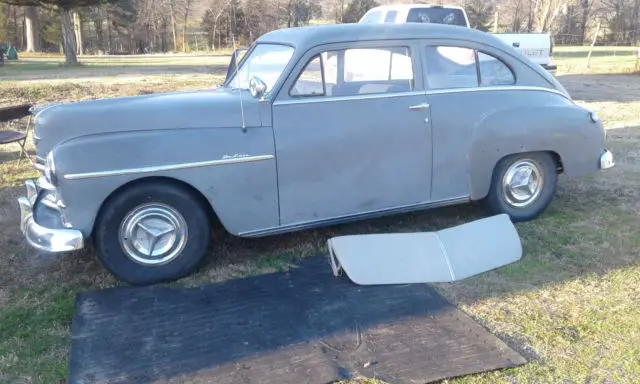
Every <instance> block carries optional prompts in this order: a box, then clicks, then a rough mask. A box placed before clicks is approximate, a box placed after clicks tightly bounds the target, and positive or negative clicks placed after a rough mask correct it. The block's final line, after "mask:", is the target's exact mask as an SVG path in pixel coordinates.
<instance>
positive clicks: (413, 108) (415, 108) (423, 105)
mask: <svg viewBox="0 0 640 384" xmlns="http://www.w3.org/2000/svg"><path fill="white" fill-rule="evenodd" d="M427 108H429V104H427V103H422V104H418V105H412V106H410V107H409V109H410V110H412V111H416V110H419V109H427Z"/></svg>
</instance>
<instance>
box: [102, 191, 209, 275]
mask: <svg viewBox="0 0 640 384" xmlns="http://www.w3.org/2000/svg"><path fill="white" fill-rule="evenodd" d="M210 229H211V226H210V222H209V219H208V216H207V213H206V211H205V209H204V207H203V206H202V204H201V203H200V200H199V199H196V198H194V196H193V194H192V193H190V192H189V191H188V190H186V189H185V188H181V187H179V186H176V185H173V184H170V183H157V182H154V183H143V184H138V185H135V186H132V187H130V188H127V189H125V190H123V191H122V192H120V193H118V194H117V195H115V196H113V197H110V198H109V199H108V201H107V202H106V203H105V206H104V207H103V209H102V210H101V212H100V215H99V216H98V219H97V220H96V227H95V230H94V233H95V244H96V247H97V248H98V251H99V258H100V260H101V261H102V263H103V265H104V266H105V268H107V270H109V271H110V272H111V273H112V274H113V275H114V276H115V277H117V278H118V279H120V280H122V281H125V282H127V283H129V284H132V285H148V284H155V283H160V282H168V281H173V280H177V279H179V278H181V277H184V276H186V275H188V274H189V273H191V272H193V271H194V270H195V269H196V268H197V266H198V264H199V263H200V262H201V261H202V260H203V259H204V257H205V256H206V254H207V247H208V245H209V241H210V238H211V231H210Z"/></svg>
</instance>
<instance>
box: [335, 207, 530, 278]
mask: <svg viewBox="0 0 640 384" xmlns="http://www.w3.org/2000/svg"><path fill="white" fill-rule="evenodd" d="M328 247H329V258H330V263H331V267H332V269H333V272H334V275H336V276H337V275H339V274H340V273H341V272H342V271H344V272H345V273H346V274H347V276H348V277H349V278H350V279H351V280H353V282H354V283H356V284H360V285H377V284H410V283H442V282H451V281H457V280H462V279H465V278H468V277H471V276H474V275H477V274H480V273H483V272H486V271H489V270H492V269H495V268H499V267H502V266H504V265H507V264H510V263H513V262H515V261H517V260H519V259H520V258H521V257H522V244H521V242H520V238H519V236H518V232H517V230H516V228H515V227H514V225H513V223H512V222H511V220H510V219H509V216H507V215H504V214H502V215H496V216H492V217H488V218H484V219H480V220H476V221H473V222H470V223H467V224H462V225H459V226H456V227H452V228H447V229H444V230H441V231H437V232H418V233H392V234H371V235H350V236H338V237H333V238H331V239H329V241H328Z"/></svg>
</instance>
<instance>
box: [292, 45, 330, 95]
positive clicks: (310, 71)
mask: <svg viewBox="0 0 640 384" xmlns="http://www.w3.org/2000/svg"><path fill="white" fill-rule="evenodd" d="M322 70H323V68H322V58H321V55H318V56H316V57H314V58H313V59H311V60H310V61H309V62H308V63H307V66H306V67H305V68H304V70H303V71H302V73H300V77H298V80H296V83H295V84H294V85H293V88H291V92H290V94H291V96H323V95H324V94H325V91H324V79H323V73H322Z"/></svg>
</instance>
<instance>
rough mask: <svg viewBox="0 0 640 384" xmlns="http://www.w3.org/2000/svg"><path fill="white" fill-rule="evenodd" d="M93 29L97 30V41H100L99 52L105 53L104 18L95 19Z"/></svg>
mask: <svg viewBox="0 0 640 384" xmlns="http://www.w3.org/2000/svg"><path fill="white" fill-rule="evenodd" d="M93 27H94V28H95V30H96V39H97V40H98V50H99V51H103V52H104V36H103V34H102V18H97V19H94V20H93Z"/></svg>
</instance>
